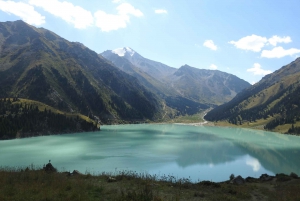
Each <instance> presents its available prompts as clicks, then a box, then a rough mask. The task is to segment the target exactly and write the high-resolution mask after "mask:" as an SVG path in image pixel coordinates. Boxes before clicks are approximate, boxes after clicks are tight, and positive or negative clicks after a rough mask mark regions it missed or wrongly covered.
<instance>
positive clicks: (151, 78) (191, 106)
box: [101, 48, 209, 118]
mask: <svg viewBox="0 0 300 201" xmlns="http://www.w3.org/2000/svg"><path fill="white" fill-rule="evenodd" d="M123 50H124V51H123V52H122V53H121V51H120V49H117V50H116V51H117V52H118V54H116V53H115V52H116V51H111V50H107V51H105V52H103V53H102V54H101V56H103V57H104V58H106V59H107V60H109V61H110V62H112V64H113V65H115V66H117V67H118V68H119V69H121V70H122V71H124V72H126V73H128V74H130V75H132V76H134V77H135V78H137V79H138V80H139V81H140V83H141V84H143V85H144V86H145V87H146V88H147V89H148V90H149V91H151V92H153V93H155V94H156V95H157V96H158V97H160V99H161V100H162V101H163V103H164V104H165V106H166V107H165V108H167V109H168V111H169V112H168V115H169V116H170V117H171V118H172V117H174V115H175V116H176V115H186V114H188V115H192V114H195V113H198V112H199V111H201V110H205V109H208V108H209V106H207V105H205V104H202V103H199V102H196V101H192V100H189V99H187V98H185V97H182V96H181V94H180V93H178V92H177V90H175V88H174V87H172V86H171V85H170V84H166V81H165V80H163V79H159V78H158V77H157V76H156V74H157V72H156V71H158V70H157V69H161V71H163V70H165V72H166V73H168V74H170V72H168V71H167V69H169V68H170V67H166V65H163V64H161V63H159V62H154V61H153V63H152V64H153V65H154V64H158V66H156V67H155V69H156V70H155V71H151V72H156V73H154V74H149V73H150V72H145V71H144V70H143V69H141V68H139V67H137V66H135V65H133V64H132V63H131V62H130V61H129V60H128V59H126V58H125V57H124V56H123V55H129V56H130V55H134V54H135V55H138V54H137V53H136V52H134V51H133V50H132V49H130V48H124V49H123ZM120 55H121V56H120ZM139 57H140V58H142V57H141V56H139ZM148 61H151V60H148ZM151 62H152V61H151ZM162 67H165V69H163V70H162ZM153 68H154V66H153ZM155 76H156V77H155Z"/></svg>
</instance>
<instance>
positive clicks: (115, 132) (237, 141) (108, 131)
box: [0, 124, 300, 182]
mask: <svg viewBox="0 0 300 201" xmlns="http://www.w3.org/2000/svg"><path fill="white" fill-rule="evenodd" d="M299 156H300V137H297V136H289V135H282V134H277V133H272V132H265V131H260V130H251V129H241V128H227V127H209V126H187V125H175V124H140V125H113V126H102V127H101V131H100V132H91V133H76V134H66V135H53V136H43V137H34V138H26V139H16V140H9V141H0V166H15V167H16V166H17V167H19V166H21V167H24V166H29V165H31V164H33V165H37V166H43V164H46V163H48V161H49V160H51V163H52V164H53V166H54V167H56V168H57V169H58V170H60V171H73V170H74V169H76V170H79V171H80V172H82V173H86V172H89V173H92V174H99V173H102V172H104V171H105V172H111V173H114V172H116V171H121V170H132V171H137V172H141V173H149V174H156V175H158V176H163V175H172V176H174V177H176V178H190V179H191V180H192V181H193V182H197V181H202V180H209V181H216V182H218V181H224V180H228V179H229V176H230V174H232V173H233V174H234V175H236V176H237V175H241V176H242V177H247V176H252V177H259V176H260V175H261V174H263V173H267V174H270V175H274V174H276V173H286V174H290V173H291V172H294V173H296V174H298V175H300V157H299Z"/></svg>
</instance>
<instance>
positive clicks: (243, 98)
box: [205, 59, 300, 133]
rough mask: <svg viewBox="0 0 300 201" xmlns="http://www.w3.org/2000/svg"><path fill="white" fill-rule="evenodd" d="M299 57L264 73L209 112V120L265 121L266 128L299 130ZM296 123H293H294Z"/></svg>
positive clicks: (234, 121) (241, 122)
mask: <svg viewBox="0 0 300 201" xmlns="http://www.w3.org/2000/svg"><path fill="white" fill-rule="evenodd" d="M299 77H300V59H297V60H295V61H294V62H292V63H291V64H289V65H286V66H284V67H282V68H281V69H279V70H278V71H276V72H274V73H272V74H270V75H267V76H265V77H264V78H263V79H262V80H261V81H260V82H259V83H257V84H255V85H254V86H252V87H250V88H248V89H246V90H244V91H243V92H241V93H239V94H238V95H237V96H236V97H235V98H234V99H233V100H232V101H230V102H228V103H226V104H224V105H221V106H219V107H217V108H215V109H214V110H212V111H210V112H209V113H208V114H207V115H206V116H205V118H206V119H207V120H210V121H224V120H225V121H228V122H229V123H231V124H237V125H242V124H249V123H252V122H256V121H260V120H264V121H263V122H265V124H264V125H263V126H264V128H265V129H267V130H274V129H276V128H277V127H278V126H281V125H288V126H289V128H290V129H288V130H287V132H288V133H298V127H297V126H299V121H300V80H299ZM294 124H295V125H297V126H295V125H294Z"/></svg>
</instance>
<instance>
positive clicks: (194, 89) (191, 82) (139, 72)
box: [101, 47, 250, 106]
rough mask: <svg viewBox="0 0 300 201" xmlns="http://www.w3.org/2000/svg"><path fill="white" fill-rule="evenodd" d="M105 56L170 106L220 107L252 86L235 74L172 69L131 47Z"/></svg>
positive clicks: (184, 67)
mask: <svg viewBox="0 0 300 201" xmlns="http://www.w3.org/2000/svg"><path fill="white" fill-rule="evenodd" d="M101 55H102V56H103V57H104V58H106V59H107V60H109V61H110V62H112V63H113V64H114V65H116V66H117V67H119V69H121V70H123V71H124V72H126V73H129V74H131V75H133V76H134V77H136V78H138V79H139V80H140V81H141V83H142V84H143V85H144V86H146V87H148V88H150V89H152V90H154V91H153V92H155V93H158V94H160V95H161V97H162V98H164V100H165V101H166V102H167V105H168V103H169V105H172V103H174V101H175V102H177V101H178V100H179V99H184V100H188V101H192V102H194V103H201V104H204V105H207V106H214V105H220V104H222V103H225V102H228V101H229V100H231V99H232V98H233V97H234V96H235V95H236V94H237V93H238V92H241V91H242V90H243V89H245V88H247V87H249V86H250V84H249V83H248V82H246V81H244V80H242V79H239V78H238V77H236V76H234V75H231V74H228V73H225V72H221V71H217V70H205V69H198V68H194V67H190V66H188V65H184V66H182V67H180V68H179V69H176V68H172V67H169V66H167V65H165V64H162V63H159V62H155V61H152V60H149V59H146V58H144V57H142V56H141V55H139V54H138V53H137V52H136V51H134V50H132V49H131V48H128V47H125V48H118V49H115V50H107V51H105V52H103V53H102V54H101ZM149 83H150V84H149ZM170 99H172V100H170ZM188 101H184V102H188Z"/></svg>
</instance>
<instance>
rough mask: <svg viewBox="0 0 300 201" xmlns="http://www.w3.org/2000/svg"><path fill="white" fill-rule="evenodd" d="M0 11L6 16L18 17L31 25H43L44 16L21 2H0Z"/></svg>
mask: <svg viewBox="0 0 300 201" xmlns="http://www.w3.org/2000/svg"><path fill="white" fill-rule="evenodd" d="M0 10H2V11H3V12H6V13H8V14H13V15H16V16H18V17H20V18H21V19H22V20H24V21H25V22H27V23H28V24H31V25H41V24H44V23H45V16H42V15H41V14H40V13H38V12H37V11H35V10H34V7H33V6H31V5H28V4H26V3H22V2H14V1H0Z"/></svg>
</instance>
